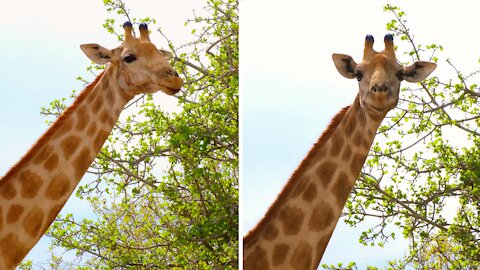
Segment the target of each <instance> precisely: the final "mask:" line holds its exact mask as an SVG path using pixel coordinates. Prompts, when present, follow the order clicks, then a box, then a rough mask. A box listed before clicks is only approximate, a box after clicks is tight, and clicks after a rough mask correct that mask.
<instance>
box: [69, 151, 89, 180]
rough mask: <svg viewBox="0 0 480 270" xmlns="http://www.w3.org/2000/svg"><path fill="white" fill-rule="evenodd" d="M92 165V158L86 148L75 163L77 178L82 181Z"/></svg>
mask: <svg viewBox="0 0 480 270" xmlns="http://www.w3.org/2000/svg"><path fill="white" fill-rule="evenodd" d="M91 163H92V156H91V153H90V150H89V149H88V147H84V148H83V149H82V151H80V153H78V155H77V157H76V158H75V160H74V161H73V167H74V168H75V178H76V179H78V180H79V179H80V178H81V177H82V176H83V174H85V172H86V171H87V169H88V167H89V166H90V164H91Z"/></svg>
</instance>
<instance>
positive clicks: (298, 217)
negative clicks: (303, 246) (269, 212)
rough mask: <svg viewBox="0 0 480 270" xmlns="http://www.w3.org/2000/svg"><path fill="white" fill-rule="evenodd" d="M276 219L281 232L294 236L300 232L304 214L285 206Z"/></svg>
mask: <svg viewBox="0 0 480 270" xmlns="http://www.w3.org/2000/svg"><path fill="white" fill-rule="evenodd" d="M278 218H279V219H280V222H281V223H282V228H283V232H284V233H285V234H286V235H294V234H297V233H298V232H299V231H300V228H301V227H302V224H303V219H304V218H305V213H304V212H303V211H302V209H300V208H298V207H294V206H286V207H285V208H283V209H282V211H280V214H279V215H278Z"/></svg>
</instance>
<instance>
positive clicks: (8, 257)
mask: <svg viewBox="0 0 480 270" xmlns="http://www.w3.org/2000/svg"><path fill="white" fill-rule="evenodd" d="M28 251H29V248H28V247H26V246H25V245H24V244H23V243H22V241H20V239H19V238H18V236H17V235H16V234H13V233H9V234H8V235H7V236H5V237H4V238H2V239H0V252H1V254H2V257H3V258H4V262H5V269H14V268H15V267H16V266H17V265H18V264H20V262H21V261H22V259H23V258H24V257H25V256H26V255H27V253H28Z"/></svg>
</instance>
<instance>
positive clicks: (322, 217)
mask: <svg viewBox="0 0 480 270" xmlns="http://www.w3.org/2000/svg"><path fill="white" fill-rule="evenodd" d="M334 219H335V216H334V213H333V210H332V207H331V206H330V205H329V204H328V203H327V202H325V201H323V200H322V201H320V203H319V204H317V205H316V206H315V208H314V209H313V211H312V216H311V217H310V221H309V223H308V229H309V230H310V231H315V232H320V231H323V230H325V229H326V228H328V226H330V225H331V224H332V222H333V221H334Z"/></svg>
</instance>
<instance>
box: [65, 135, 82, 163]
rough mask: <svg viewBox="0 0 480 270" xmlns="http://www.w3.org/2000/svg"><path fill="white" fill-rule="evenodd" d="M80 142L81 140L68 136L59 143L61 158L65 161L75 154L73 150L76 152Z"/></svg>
mask: <svg viewBox="0 0 480 270" xmlns="http://www.w3.org/2000/svg"><path fill="white" fill-rule="evenodd" d="M80 142H81V139H80V138H79V137H77V136H75V135H71V136H68V137H67V138H65V139H63V140H62V141H61V142H60V147H61V148H62V150H63V156H64V157H65V159H67V160H68V159H70V157H71V156H72V155H73V154H74V153H75V150H77V148H78V146H79V144H80Z"/></svg>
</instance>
